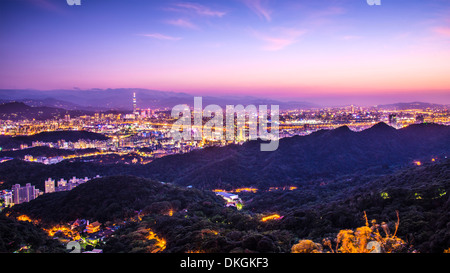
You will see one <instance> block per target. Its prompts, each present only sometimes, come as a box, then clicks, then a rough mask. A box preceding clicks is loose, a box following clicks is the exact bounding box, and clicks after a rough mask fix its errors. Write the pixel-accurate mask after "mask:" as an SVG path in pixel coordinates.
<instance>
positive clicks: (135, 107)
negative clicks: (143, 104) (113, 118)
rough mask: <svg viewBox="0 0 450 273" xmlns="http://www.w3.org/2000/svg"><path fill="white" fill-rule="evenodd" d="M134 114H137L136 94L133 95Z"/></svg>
mask: <svg viewBox="0 0 450 273" xmlns="http://www.w3.org/2000/svg"><path fill="white" fill-rule="evenodd" d="M133 114H137V106H136V92H134V93H133Z"/></svg>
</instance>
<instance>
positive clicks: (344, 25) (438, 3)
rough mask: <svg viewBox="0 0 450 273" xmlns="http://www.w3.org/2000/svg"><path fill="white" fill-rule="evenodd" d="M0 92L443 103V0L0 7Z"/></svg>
mask: <svg viewBox="0 0 450 273" xmlns="http://www.w3.org/2000/svg"><path fill="white" fill-rule="evenodd" d="M0 60H1V61H0V88H2V89H16V88H17V89H24V88H32V89H41V90H47V89H73V88H80V89H91V88H147V89H153V90H161V91H176V92H186V93H191V94H197V95H206V94H208V95H214V94H221V95H222V94H233V95H236V94H237V95H251V96H261V97H272V98H283V99H301V100H305V101H311V102H319V101H327V102H331V101H333V100H336V101H343V100H346V99H349V98H353V100H355V98H357V99H358V100H359V101H361V102H367V101H369V100H370V101H372V100H374V101H375V100H376V101H377V102H378V101H380V102H381V101H386V102H394V101H405V102H407V101H417V100H421V101H429V102H437V103H450V1H448V0H426V1H425V0H409V1H408V0H381V6H369V5H368V4H367V2H366V0H308V1H306V0H227V1H216V0H209V1H199V0H197V1H194V0H192V1H183V0H180V1H171V0H120V1H119V0H81V6H69V5H68V4H67V3H66V0H2V1H1V2H0Z"/></svg>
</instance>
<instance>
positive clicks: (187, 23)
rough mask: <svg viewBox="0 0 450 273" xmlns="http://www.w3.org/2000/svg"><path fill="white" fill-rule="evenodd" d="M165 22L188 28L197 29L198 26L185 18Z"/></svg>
mask: <svg viewBox="0 0 450 273" xmlns="http://www.w3.org/2000/svg"><path fill="white" fill-rule="evenodd" d="M166 23H167V24H169V25H173V26H177V27H182V28H190V29H198V26H197V25H195V24H193V23H192V22H190V21H189V20H185V19H177V20H167V21H166Z"/></svg>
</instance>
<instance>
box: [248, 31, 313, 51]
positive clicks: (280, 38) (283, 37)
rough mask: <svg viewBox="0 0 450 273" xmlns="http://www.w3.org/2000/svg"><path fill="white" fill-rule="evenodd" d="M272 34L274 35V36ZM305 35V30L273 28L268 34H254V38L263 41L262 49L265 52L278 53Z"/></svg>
mask: <svg viewBox="0 0 450 273" xmlns="http://www.w3.org/2000/svg"><path fill="white" fill-rule="evenodd" d="M273 33H276V34H275V35H274V34H273ZM305 33H306V31H305V30H300V29H294V28H275V29H273V31H272V32H271V33H269V34H266V33H261V32H256V31H255V32H254V35H255V36H256V38H258V39H260V40H262V41H264V43H265V44H264V45H263V47H262V49H263V50H266V51H279V50H282V49H284V48H285V47H287V46H290V45H292V44H294V43H296V42H297V41H298V39H299V38H300V37H301V36H302V35H304V34H305Z"/></svg>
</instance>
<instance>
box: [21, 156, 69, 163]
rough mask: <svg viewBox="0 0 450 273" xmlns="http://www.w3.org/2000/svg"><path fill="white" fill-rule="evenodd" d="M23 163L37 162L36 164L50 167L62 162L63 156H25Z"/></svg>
mask: <svg viewBox="0 0 450 273" xmlns="http://www.w3.org/2000/svg"><path fill="white" fill-rule="evenodd" d="M23 160H24V161H28V162H37V163H42V164H45V165H50V164H56V163H59V162H61V161H63V160H64V157H63V156H53V157H46V156H38V157H33V156H32V155H25V156H24V158H23Z"/></svg>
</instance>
